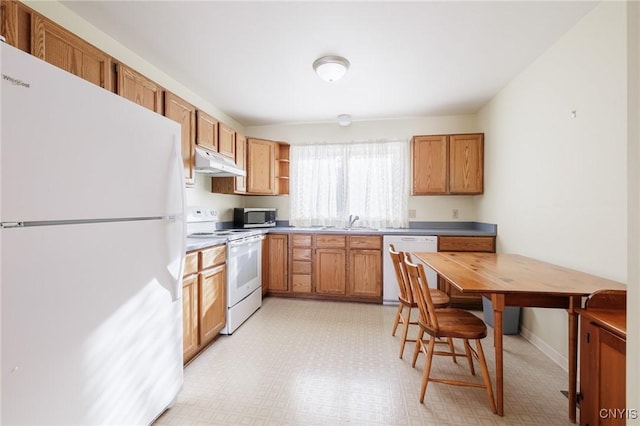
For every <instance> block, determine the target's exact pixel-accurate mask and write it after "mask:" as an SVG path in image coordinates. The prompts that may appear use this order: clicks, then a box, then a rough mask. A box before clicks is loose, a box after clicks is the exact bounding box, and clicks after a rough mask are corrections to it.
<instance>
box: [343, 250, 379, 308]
mask: <svg viewBox="0 0 640 426" xmlns="http://www.w3.org/2000/svg"><path fill="white" fill-rule="evenodd" d="M349 296H354V297H367V298H372V299H380V298H382V253H381V252H380V250H350V251H349Z"/></svg>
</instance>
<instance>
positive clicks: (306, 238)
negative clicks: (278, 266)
mask: <svg viewBox="0 0 640 426" xmlns="http://www.w3.org/2000/svg"><path fill="white" fill-rule="evenodd" d="M291 244H292V245H293V246H294V247H311V235H308V234H293V235H291Z"/></svg>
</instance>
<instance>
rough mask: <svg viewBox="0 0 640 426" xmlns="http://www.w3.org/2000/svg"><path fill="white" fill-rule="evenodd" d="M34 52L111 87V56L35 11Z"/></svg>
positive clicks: (69, 70) (86, 77) (66, 68)
mask: <svg viewBox="0 0 640 426" xmlns="http://www.w3.org/2000/svg"><path fill="white" fill-rule="evenodd" d="M33 21H34V22H33V24H34V25H33V33H32V37H31V38H32V54H33V55H34V56H37V57H38V58H40V59H43V60H45V61H47V62H49V63H50V64H52V65H55V66H57V67H59V68H62V69H63V70H65V71H68V72H70V73H72V74H75V75H77V76H78V77H80V78H83V79H85V80H87V81H89V82H91V83H93V84H96V85H98V86H100V87H104V88H105V89H107V90H111V78H112V73H111V57H110V56H108V55H107V54H105V53H104V52H102V51H100V50H98V49H96V48H95V47H93V46H92V45H90V44H89V43H87V42H86V41H84V40H82V39H81V38H79V37H77V36H75V35H73V34H72V33H70V32H69V31H67V30H65V29H63V28H61V27H59V26H58V25H56V24H54V23H52V22H50V21H48V20H47V19H44V18H43V17H41V16H39V15H37V14H34V15H33Z"/></svg>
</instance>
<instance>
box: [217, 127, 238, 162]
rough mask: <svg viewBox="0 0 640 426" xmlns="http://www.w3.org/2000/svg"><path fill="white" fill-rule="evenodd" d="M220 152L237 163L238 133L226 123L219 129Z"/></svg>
mask: <svg viewBox="0 0 640 426" xmlns="http://www.w3.org/2000/svg"><path fill="white" fill-rule="evenodd" d="M218 152H219V153H220V154H222V155H225V156H227V157H229V158H231V159H232V160H234V161H235V157H236V131H235V130H234V129H232V128H231V127H229V126H227V125H225V124H224V123H220V126H219V127H218Z"/></svg>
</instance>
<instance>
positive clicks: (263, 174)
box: [247, 138, 277, 195]
mask: <svg viewBox="0 0 640 426" xmlns="http://www.w3.org/2000/svg"><path fill="white" fill-rule="evenodd" d="M276 145H277V144H276V143H275V142H272V141H267V140H262V139H254V138H249V139H248V140H247V193H250V194H265V195H275V194H276V178H275V166H276V160H275V159H276Z"/></svg>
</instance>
